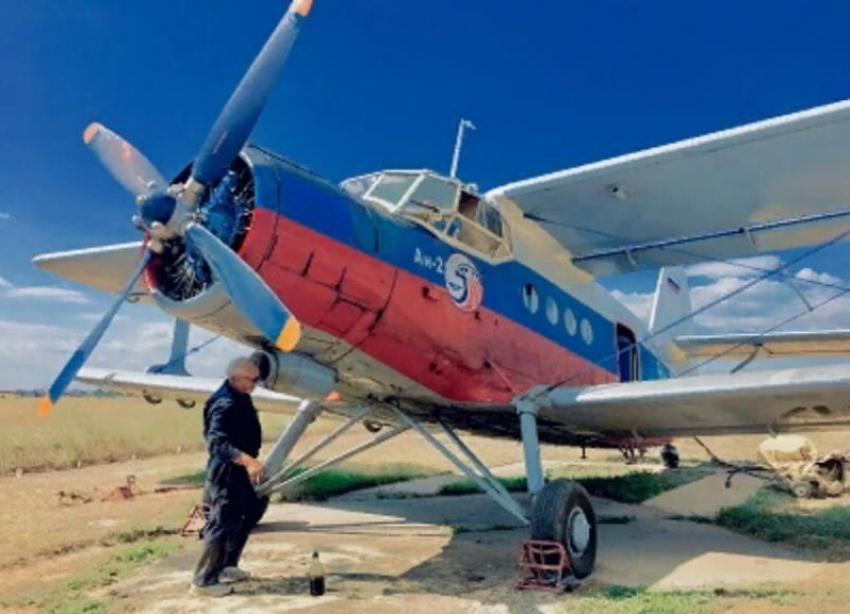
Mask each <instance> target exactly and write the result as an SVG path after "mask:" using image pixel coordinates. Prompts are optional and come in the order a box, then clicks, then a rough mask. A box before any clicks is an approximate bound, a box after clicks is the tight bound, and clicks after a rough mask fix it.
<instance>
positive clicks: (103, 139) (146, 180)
mask: <svg viewBox="0 0 850 614" xmlns="http://www.w3.org/2000/svg"><path fill="white" fill-rule="evenodd" d="M83 142H85V144H86V145H88V146H89V149H91V150H92V151H93V152H94V153H95V155H96V156H97V157H98V159H100V161H101V163H102V164H103V165H104V166H105V167H106V168H107V169H108V170H109V172H110V173H112V176H113V177H115V179H116V181H118V183H120V184H121V185H122V186H124V187H125V188H126V189H127V191H128V192H130V193H131V194H134V195H135V196H141V195H148V194H153V193H154V192H161V191H163V190H165V189H166V188H167V187H168V182H166V181H165V179H163V178H162V175H161V174H160V173H159V171H158V170H156V167H154V165H153V164H151V162H150V160H148V159H147V158H146V157H145V156H144V155H143V154H142V153H141V152H140V151H139V150H138V149H136V148H135V147H133V146H132V145H130V143H128V142H127V141H125V140H124V139H122V138H121V137H120V136H118V135H117V134H115V133H114V132H112V130H110V129H109V128H106V127H104V126H103V125H101V124H98V123H96V122H95V123H93V124H89V126H88V128H86V131H85V132H84V133H83Z"/></svg>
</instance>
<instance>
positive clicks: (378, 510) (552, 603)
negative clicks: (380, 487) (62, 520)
mask: <svg viewBox="0 0 850 614" xmlns="http://www.w3.org/2000/svg"><path fill="white" fill-rule="evenodd" d="M594 505H595V506H596V508H597V514H598V516H600V517H601V518H603V519H604V518H605V517H610V516H627V517H629V518H631V520H630V521H629V522H627V523H626V524H601V525H600V528H599V543H600V551H599V556H598V559H597V571H596V573H595V574H594V576H593V577H592V582H593V583H603V584H621V585H628V586H635V587H643V586H649V587H653V588H658V589H671V588H705V587H718V586H723V587H728V588H733V587H745V586H753V585H758V584H763V583H773V584H783V583H799V582H801V581H805V580H806V579H808V578H811V577H813V576H814V575H816V574H817V573H818V572H820V571H822V570H823V569H824V568H825V567H829V564H826V563H822V562H819V561H816V560H811V559H810V558H806V557H802V556H800V555H799V554H798V553H795V552H793V551H790V550H787V549H784V548H780V547H776V546H772V545H768V544H764V543H761V542H758V541H755V540H752V539H749V538H746V537H743V536H741V535H737V534H734V533H731V532H729V531H726V530H724V529H720V528H718V527H714V526H710V525H699V524H695V523H689V522H681V521H672V520H666V519H664V518H663V517H661V516H660V515H659V514H658V512H657V511H655V510H650V509H648V508H643V507H642V506H630V505H624V504H617V503H612V502H607V501H602V500H594ZM449 525H450V526H451V527H454V530H453V529H451V528H450V526H449ZM515 526H516V523H515V521H514V520H513V518H512V517H511V516H509V515H508V514H507V513H506V512H504V511H503V510H502V509H501V508H499V507H498V506H496V505H495V503H493V502H492V501H491V500H490V499H489V498H487V497H485V496H483V495H470V496H463V497H433V498H425V499H423V498H414V499H377V500H350V499H347V500H334V501H330V502H327V503H323V504H321V505H305V504H281V505H273V506H271V507H270V508H269V512H268V514H267V518H266V520H265V521H264V522H263V524H262V525H261V527H260V529H258V531H257V532H256V533H255V534H254V535H252V537H251V540H250V542H249V544H248V547H247V549H246V553H245V559H244V566H245V567H246V568H247V569H248V570H250V571H251V572H252V573H253V574H254V576H255V578H254V579H253V580H252V581H250V582H247V583H243V584H239V585H237V588H236V591H237V594H236V595H235V596H232V597H228V598H226V599H223V600H217V601H214V600H209V599H199V598H195V597H190V596H189V595H188V593H187V590H186V589H187V585H188V582H189V579H190V573H191V569H192V567H193V566H194V563H195V559H196V557H197V556H198V554H199V550H200V545H199V544H198V543H197V542H187V546H188V547H187V549H186V551H185V552H184V553H181V554H180V555H178V556H174V557H171V558H169V559H167V560H166V561H163V562H161V563H159V564H157V565H154V566H152V567H150V568H147V569H146V570H144V571H142V572H141V575H139V576H137V577H135V578H131V579H129V580H126V581H124V582H122V583H119V584H118V585H116V586H114V587H111V588H110V592H111V593H112V594H113V595H114V596H116V597H118V598H120V599H121V603H122V605H123V606H125V608H126V609H130V610H132V611H140V612H145V613H149V614H170V613H172V612H173V613H175V614H176V613H178V612H179V613H192V612H215V613H217V612H236V611H239V612H243V613H244V612H293V611H298V612H301V611H305V612H323V613H324V612H345V613H349V612H354V613H358V612H363V613H364V614H382V613H384V612H387V613H390V612H402V611H403V612H422V613H423V614H443V613H447V612H464V613H465V612H478V613H481V614H501V613H507V612H510V613H516V612H535V613H542V612H548V611H553V609H554V608H555V607H556V605H557V604H558V603H559V600H561V599H563V598H562V597H558V596H555V595H548V594H541V593H521V592H517V591H515V590H514V589H513V585H514V583H515V582H516V580H517V569H516V561H517V555H518V550H519V545H520V543H521V542H522V541H523V540H525V539H526V538H527V530H526V529H525V528H514V529H512V528H511V527H515ZM458 527H460V528H461V529H462V530H461V531H458V530H457V529H458ZM314 549H315V550H318V551H319V552H320V553H321V558H322V560H323V561H324V564H325V570H326V578H327V586H328V594H327V595H326V596H325V597H322V598H319V599H316V598H311V597H309V595H308V582H307V579H306V572H307V569H308V566H309V562H310V555H311V553H312V551H313V550H314Z"/></svg>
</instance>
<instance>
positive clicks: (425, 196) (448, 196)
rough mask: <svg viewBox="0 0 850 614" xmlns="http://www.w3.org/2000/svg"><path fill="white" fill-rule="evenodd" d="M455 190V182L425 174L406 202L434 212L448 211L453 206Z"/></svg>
mask: <svg viewBox="0 0 850 614" xmlns="http://www.w3.org/2000/svg"><path fill="white" fill-rule="evenodd" d="M457 192H458V186H457V185H456V184H454V183H451V182H449V181H443V180H441V179H437V178H435V177H430V176H427V175H426V176H425V177H424V178H423V179H422V183H420V184H419V186H418V187H417V188H416V191H415V192H413V195H411V197H410V198H409V199H408V201H407V204H408V205H413V206H416V207H422V208H425V209H428V210H430V211H434V212H449V211H453V210H454V208H455V202H456V201H457Z"/></svg>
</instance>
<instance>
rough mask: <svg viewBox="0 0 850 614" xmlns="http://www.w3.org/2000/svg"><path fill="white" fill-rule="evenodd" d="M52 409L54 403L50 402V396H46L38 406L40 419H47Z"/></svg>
mask: <svg viewBox="0 0 850 614" xmlns="http://www.w3.org/2000/svg"><path fill="white" fill-rule="evenodd" d="M51 409H53V403H51V402H50V397H49V396H48V395H44V397H42V399H41V403H39V404H38V417H39V418H45V417H46V416H47V415H48V414H50V410H51Z"/></svg>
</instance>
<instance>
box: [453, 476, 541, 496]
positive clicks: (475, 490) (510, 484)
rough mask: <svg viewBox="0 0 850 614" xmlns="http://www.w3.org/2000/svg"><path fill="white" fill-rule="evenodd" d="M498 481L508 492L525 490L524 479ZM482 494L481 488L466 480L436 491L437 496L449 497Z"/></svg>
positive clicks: (502, 479) (525, 483)
mask: <svg viewBox="0 0 850 614" xmlns="http://www.w3.org/2000/svg"><path fill="white" fill-rule="evenodd" d="M498 480H499V481H500V482H501V483H502V485H503V486H504V487H505V488H507V489H508V491H509V492H524V491H525V490H526V488H527V482H526V480H525V478H498ZM483 492H484V491H483V490H481V487H480V486H478V484H476V483H475V482H473V481H472V480H469V479H466V480H458V481H457V482H452V483H451V484H445V485H443V486H441V487H440V490H438V491H437V494H438V495H441V496H446V497H449V496H456V495H473V494H479V493H483Z"/></svg>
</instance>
